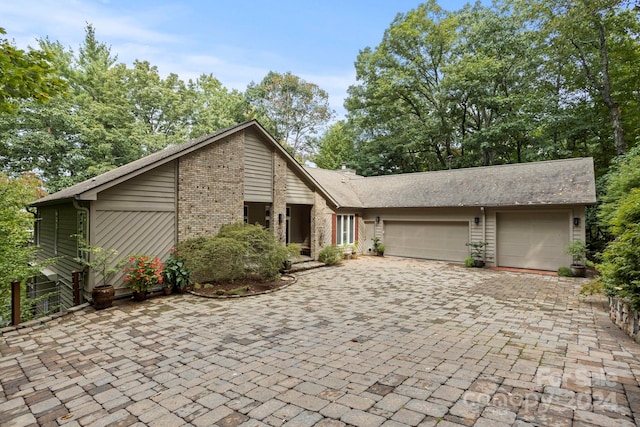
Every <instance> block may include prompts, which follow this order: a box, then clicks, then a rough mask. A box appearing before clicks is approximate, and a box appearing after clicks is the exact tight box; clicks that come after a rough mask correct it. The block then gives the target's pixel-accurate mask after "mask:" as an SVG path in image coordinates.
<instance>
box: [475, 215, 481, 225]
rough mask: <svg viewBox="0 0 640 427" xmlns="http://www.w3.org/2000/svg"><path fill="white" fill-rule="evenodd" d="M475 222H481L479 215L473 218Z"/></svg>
mask: <svg viewBox="0 0 640 427" xmlns="http://www.w3.org/2000/svg"><path fill="white" fill-rule="evenodd" d="M473 223H474V224H475V225H478V224H480V217H479V216H477V217H475V218H473Z"/></svg>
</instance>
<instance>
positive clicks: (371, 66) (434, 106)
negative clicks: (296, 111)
mask: <svg viewBox="0 0 640 427" xmlns="http://www.w3.org/2000/svg"><path fill="white" fill-rule="evenodd" d="M456 26H457V21H456V19H455V18H454V17H452V16H451V15H450V14H448V13H446V12H444V11H443V10H442V9H441V8H440V7H439V6H438V5H437V4H436V3H435V1H433V0H430V1H428V2H427V3H424V4H421V5H420V6H418V7H417V8H416V9H415V10H412V11H410V12H408V13H406V14H398V16H397V17H396V18H395V20H394V21H393V23H392V24H391V26H390V27H389V29H387V30H386V31H385V34H384V37H383V39H382V42H381V43H380V44H379V45H378V46H377V47H376V48H375V49H371V48H366V49H364V50H362V51H361V52H360V54H359V55H358V59H357V61H356V64H355V65H356V77H357V80H358V83H357V84H356V85H354V86H351V87H350V88H349V97H348V99H347V100H346V102H345V107H346V108H347V111H348V113H349V114H348V118H349V120H350V121H351V122H352V124H353V126H354V127H355V128H356V129H358V131H357V134H358V141H357V143H358V151H359V152H360V153H359V156H360V163H361V166H362V168H363V169H364V170H367V171H371V172H373V171H377V173H398V172H415V171H421V170H427V169H441V168H445V167H447V166H448V165H449V162H448V159H449V156H450V155H452V154H453V143H454V132H455V129H454V124H453V122H452V120H451V108H450V107H451V106H450V101H449V98H448V94H447V93H446V92H445V91H444V90H443V87H442V79H443V70H444V67H446V65H447V64H448V61H449V59H450V55H451V52H452V48H453V44H454V42H455V37H456V34H455V29H456ZM363 173H366V172H363Z"/></svg>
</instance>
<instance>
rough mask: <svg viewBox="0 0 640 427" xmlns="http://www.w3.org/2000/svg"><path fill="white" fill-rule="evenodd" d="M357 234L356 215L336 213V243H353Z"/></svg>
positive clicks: (340, 244)
mask: <svg viewBox="0 0 640 427" xmlns="http://www.w3.org/2000/svg"><path fill="white" fill-rule="evenodd" d="M354 235H355V215H336V244H337V245H338V246H344V245H353V243H354V240H355V239H354Z"/></svg>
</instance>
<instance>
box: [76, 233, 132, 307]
mask: <svg viewBox="0 0 640 427" xmlns="http://www.w3.org/2000/svg"><path fill="white" fill-rule="evenodd" d="M79 246H80V252H82V254H83V256H81V257H80V258H76V262H78V263H79V264H82V265H84V266H85V267H88V268H90V269H92V270H93V271H94V274H95V283H94V286H93V289H92V290H91V299H92V300H93V306H94V307H95V309H96V310H103V309H105V308H109V307H111V305H112V304H113V298H114V296H115V293H116V292H115V289H114V287H113V285H112V284H111V283H110V282H109V279H110V278H111V276H112V275H113V274H114V273H115V272H116V271H118V270H119V269H120V262H121V261H120V260H119V259H118V251H117V250H115V249H104V248H101V247H99V246H91V245H88V244H87V243H86V242H85V241H83V240H82V239H80V240H79ZM100 279H101V280H100Z"/></svg>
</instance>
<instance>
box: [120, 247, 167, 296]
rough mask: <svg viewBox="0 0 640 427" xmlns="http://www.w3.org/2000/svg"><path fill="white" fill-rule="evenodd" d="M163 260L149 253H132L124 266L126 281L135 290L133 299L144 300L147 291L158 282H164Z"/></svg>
mask: <svg viewBox="0 0 640 427" xmlns="http://www.w3.org/2000/svg"><path fill="white" fill-rule="evenodd" d="M162 267H163V265H162V262H161V261H160V260H159V259H158V257H155V258H153V259H152V258H150V257H149V256H147V255H131V256H130V257H129V259H128V260H127V264H126V265H125V267H124V270H123V272H124V273H125V277H124V281H125V282H126V283H127V284H128V285H129V289H131V291H132V292H133V299H134V300H136V301H143V300H145V299H146V298H147V292H148V291H149V289H151V288H152V287H153V286H154V285H156V284H162V282H163V281H164V279H163V277H162Z"/></svg>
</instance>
